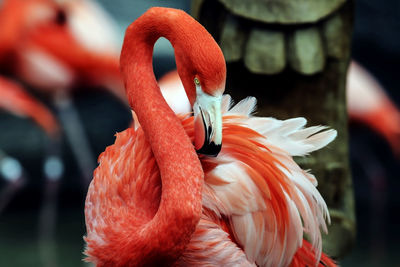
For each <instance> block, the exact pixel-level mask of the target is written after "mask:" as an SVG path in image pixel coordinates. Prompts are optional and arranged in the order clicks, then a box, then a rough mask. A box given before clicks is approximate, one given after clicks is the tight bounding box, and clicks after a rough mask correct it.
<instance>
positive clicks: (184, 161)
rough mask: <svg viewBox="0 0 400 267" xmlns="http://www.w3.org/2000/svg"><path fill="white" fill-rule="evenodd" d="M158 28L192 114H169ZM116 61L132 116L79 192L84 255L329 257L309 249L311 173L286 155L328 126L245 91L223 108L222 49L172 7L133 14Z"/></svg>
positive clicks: (321, 205)
mask: <svg viewBox="0 0 400 267" xmlns="http://www.w3.org/2000/svg"><path fill="white" fill-rule="evenodd" d="M161 36H163V37H165V38H167V39H168V40H169V41H170V42H171V43H172V45H173V47H174V49H175V58H176V63H177V68H178V73H179V76H180V77H181V79H182V82H183V85H184V87H185V90H186V93H187V96H188V98H189V101H190V103H191V105H192V106H193V107H194V116H185V115H180V116H177V115H175V114H174V113H173V111H172V110H171V109H170V108H169V106H168V105H167V103H166V102H165V100H164V99H163V97H162V95H161V93H160V89H159V87H158V85H157V83H156V80H155V77H154V73H153V69H152V51H153V45H154V43H155V41H156V40H157V39H158V38H159V37H161ZM121 70H122V74H123V78H124V83H125V85H126V92H127V96H128V100H129V103H130V105H131V107H132V109H133V110H134V111H135V112H136V115H137V120H138V121H136V122H135V125H134V127H132V128H128V129H127V130H125V131H123V132H121V133H117V134H116V141H115V143H114V145H112V146H109V147H108V148H107V149H106V150H105V152H103V153H102V154H101V155H100V157H99V166H98V168H97V169H96V170H95V172H94V178H93V180H92V182H91V184H90V186H89V190H88V193H87V198H86V203H85V221H86V228H87V235H86V237H85V241H86V244H87V247H86V250H85V254H86V255H87V256H88V258H87V260H88V261H91V262H93V263H95V264H96V266H143V265H157V264H176V265H189V266H198V265H202V266H203V265H204V266H255V265H256V264H257V265H259V266H287V265H292V266H306V265H307V266H311V265H319V266H322V264H325V265H327V266H335V264H334V262H333V261H332V260H330V259H329V258H328V257H327V256H326V255H325V254H323V253H322V254H321V232H320V229H322V230H324V231H326V222H325V219H326V220H328V221H329V214H328V210H327V207H326V204H325V202H324V200H323V199H322V197H321V195H320V194H319V192H318V191H317V189H316V187H315V186H316V184H317V181H316V179H315V177H314V176H313V175H312V174H311V173H309V172H307V171H304V170H302V169H301V168H300V167H299V166H298V165H297V164H296V163H295V162H294V161H293V158H292V156H301V155H305V154H307V153H310V152H312V151H314V150H317V149H320V148H322V147H324V146H325V145H327V144H328V143H329V142H331V141H332V140H333V139H334V138H335V136H336V131H335V130H332V129H329V130H327V129H326V127H324V126H313V127H308V128H304V126H305V124H306V120H305V119H304V118H294V119H289V120H285V121H280V120H276V119H273V118H259V117H254V116H252V115H251V114H252V113H253V112H254V109H255V102H256V101H255V99H254V98H247V99H245V100H242V101H241V102H239V103H238V104H237V105H236V106H234V107H232V108H230V102H231V99H230V97H229V96H222V93H223V91H224V87H225V76H226V67H225V61H224V58H223V55H222V52H221V50H220V48H219V47H218V45H217V44H216V42H215V41H214V39H213V38H212V37H211V35H210V34H209V33H208V32H207V31H206V30H205V29H204V28H203V27H202V26H201V25H200V24H199V23H198V22H196V21H195V20H194V19H193V18H192V17H190V16H189V15H187V14H186V13H185V12H183V11H181V10H176V9H170V8H156V7H155V8H151V9H149V10H148V11H147V12H146V13H144V14H143V15H142V16H141V17H139V18H138V19H137V20H136V21H135V22H133V23H132V24H131V25H130V26H129V27H128V28H127V30H126V35H125V40H124V45H123V48H122V52H121ZM222 144H223V145H222ZM196 150H197V152H198V153H200V154H197V153H196ZM304 233H307V234H308V237H309V241H306V240H305V239H303V234H304Z"/></svg>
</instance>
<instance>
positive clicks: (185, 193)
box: [121, 8, 204, 263]
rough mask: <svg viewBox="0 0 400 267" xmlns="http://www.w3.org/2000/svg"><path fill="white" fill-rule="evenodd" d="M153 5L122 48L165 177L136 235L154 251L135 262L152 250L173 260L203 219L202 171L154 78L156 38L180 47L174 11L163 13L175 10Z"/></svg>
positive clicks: (127, 78) (131, 89) (132, 96)
mask: <svg viewBox="0 0 400 267" xmlns="http://www.w3.org/2000/svg"><path fill="white" fill-rule="evenodd" d="M154 9H158V8H153V9H151V10H149V11H148V12H146V13H145V14H144V15H142V16H141V17H140V18H139V19H137V20H136V21H135V22H134V23H133V24H131V26H129V27H128V29H127V31H126V35H125V40H124V45H123V48H122V52H121V71H122V75H123V77H124V82H125V87H126V90H127V95H128V99H129V103H130V105H131V107H132V108H133V109H134V111H135V112H136V114H137V116H138V120H139V122H140V124H141V126H142V128H143V131H144V133H145V136H146V138H147V140H148V142H149V143H150V146H151V148H152V151H153V153H154V157H155V158H156V161H157V164H158V167H159V169H160V173H161V180H162V195H161V202H160V206H159V209H158V211H157V213H156V215H155V216H154V218H153V219H152V220H151V221H150V222H148V223H147V224H146V225H145V226H143V229H140V230H138V238H137V239H136V240H137V242H139V243H140V242H143V244H144V245H145V246H143V247H146V248H149V247H151V248H149V250H151V251H148V252H144V253H142V256H141V259H135V260H136V263H137V262H146V263H148V262H147V261H146V259H145V258H149V255H153V256H151V257H153V260H154V261H158V260H160V259H162V260H163V261H165V260H166V261H174V260H176V259H177V258H178V257H179V256H180V255H181V253H182V252H183V250H184V249H185V247H186V245H187V243H188V242H189V241H190V238H191V235H192V233H193V232H194V230H195V228H196V225H197V223H198V221H199V219H200V214H201V191H202V185H203V176H204V174H203V171H202V168H201V164H200V161H199V159H198V156H197V154H196V152H195V150H194V147H193V145H192V143H191V141H190V140H189V137H188V136H187V135H186V133H185V131H184V129H183V127H182V125H181V123H180V120H179V119H178V118H177V117H176V116H175V114H174V113H173V112H172V110H171V109H170V108H169V106H168V105H167V103H166V102H165V100H164V98H163V97H162V95H161V92H160V89H159V87H158V85H157V82H156V79H155V77H154V73H153V67H152V54H153V46H154V43H155V42H156V40H157V39H158V38H159V37H160V36H164V37H166V38H167V39H169V40H170V41H171V43H172V44H173V46H174V47H175V50H176V52H177V50H178V49H179V47H180V39H179V34H180V33H179V32H178V29H176V27H175V26H176V25H177V21H174V14H175V13H174V12H173V14H165V12H172V11H171V10H170V9H169V10H168V11H167V10H166V11H165V12H164V15H160V13H162V12H159V10H158V12H151V11H152V10H154ZM176 12H178V14H180V13H183V12H182V11H176ZM154 14H155V15H154ZM175 16H176V14H175ZM186 16H187V15H186ZM149 242H150V243H151V245H149ZM154 255H157V256H156V258H158V259H155V258H154Z"/></svg>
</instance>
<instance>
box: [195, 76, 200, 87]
mask: <svg viewBox="0 0 400 267" xmlns="http://www.w3.org/2000/svg"><path fill="white" fill-rule="evenodd" d="M194 84H195V85H196V86H199V85H200V80H199V78H197V77H195V78H194Z"/></svg>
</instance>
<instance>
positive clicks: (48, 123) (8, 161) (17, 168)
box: [0, 76, 62, 211]
mask: <svg viewBox="0 0 400 267" xmlns="http://www.w3.org/2000/svg"><path fill="white" fill-rule="evenodd" d="M0 95H1V98H0V108H1V109H4V110H6V111H8V112H10V113H12V114H14V115H16V116H22V117H30V118H32V120H33V121H35V122H36V123H37V124H38V125H39V126H40V127H41V128H42V129H43V130H44V131H45V132H46V133H47V135H48V136H49V137H50V139H51V140H52V142H56V140H57V139H58V138H59V133H60V127H59V125H58V123H57V120H56V119H55V118H54V116H53V115H52V113H51V112H50V111H49V110H48V108H47V107H46V106H44V105H42V104H41V103H40V102H38V101H37V100H36V99H35V98H33V97H32V96H30V95H29V94H28V93H27V92H26V91H25V90H24V89H23V88H22V87H21V86H20V85H18V84H17V83H15V82H13V81H10V80H8V79H6V78H5V77H1V76H0ZM54 164H56V165H57V166H58V167H56V168H58V169H59V170H60V168H62V167H61V166H60V164H61V161H60V160H59V159H58V157H57V156H56V154H55V153H53V151H50V153H48V155H47V158H46V161H45V175H46V178H47V179H50V180H57V178H58V177H59V176H60V175H61V173H60V171H57V172H58V173H57V175H55V173H54V171H55V165H54ZM0 166H1V167H0V168H1V169H2V171H1V173H2V174H3V176H4V177H5V178H6V180H7V181H9V185H8V186H7V188H5V189H4V190H3V191H2V193H1V194H0V195H1V197H0V198H1V201H0V202H1V208H0V211H1V210H3V209H4V207H5V206H6V204H7V203H8V202H9V201H10V199H11V198H12V196H13V195H14V194H15V193H16V192H17V191H18V190H19V189H20V188H21V187H22V185H23V184H24V181H25V180H26V175H27V174H26V171H25V170H24V169H23V167H22V166H21V164H20V162H19V161H18V160H17V159H15V158H13V157H11V156H9V155H6V154H5V153H4V152H1V151H0Z"/></svg>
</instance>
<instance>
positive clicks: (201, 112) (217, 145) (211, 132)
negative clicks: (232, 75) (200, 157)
mask: <svg viewBox="0 0 400 267" xmlns="http://www.w3.org/2000/svg"><path fill="white" fill-rule="evenodd" d="M198 87H200V86H198ZM196 92H197V97H196V102H195V103H194V105H193V111H194V129H195V142H194V143H195V148H196V150H197V153H200V154H204V155H208V156H215V157H216V156H217V155H218V153H219V152H220V151H221V146H222V115H221V101H222V96H211V95H209V94H206V93H204V92H203V90H201V87H200V88H197V86H196Z"/></svg>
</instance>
